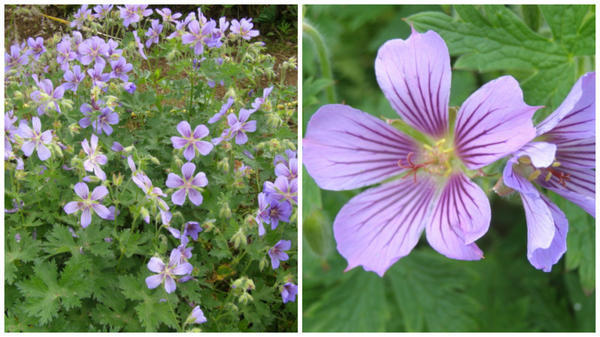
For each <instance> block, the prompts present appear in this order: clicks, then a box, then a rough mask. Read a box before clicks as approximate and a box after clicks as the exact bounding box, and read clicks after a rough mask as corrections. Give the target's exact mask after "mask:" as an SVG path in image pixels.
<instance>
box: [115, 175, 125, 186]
mask: <svg viewBox="0 0 600 337" xmlns="http://www.w3.org/2000/svg"><path fill="white" fill-rule="evenodd" d="M121 183H123V175H122V174H121V172H119V174H114V173H113V185H115V186H121Z"/></svg>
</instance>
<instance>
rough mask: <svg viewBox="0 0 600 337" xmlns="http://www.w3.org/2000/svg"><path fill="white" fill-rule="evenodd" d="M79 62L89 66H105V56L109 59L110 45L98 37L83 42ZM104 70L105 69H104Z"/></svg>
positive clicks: (79, 49) (80, 45) (80, 46)
mask: <svg viewBox="0 0 600 337" xmlns="http://www.w3.org/2000/svg"><path fill="white" fill-rule="evenodd" d="M78 51H79V62H81V63H82V64H84V65H88V64H90V63H92V62H95V63H96V64H101V65H102V66H104V65H105V64H106V61H105V60H104V58H103V56H105V57H108V44H106V42H104V40H103V39H101V38H99V37H98V36H92V37H91V38H89V39H87V40H85V41H83V42H82V43H81V44H79V47H78ZM103 68H104V67H103Z"/></svg>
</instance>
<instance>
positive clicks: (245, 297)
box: [238, 292, 254, 304]
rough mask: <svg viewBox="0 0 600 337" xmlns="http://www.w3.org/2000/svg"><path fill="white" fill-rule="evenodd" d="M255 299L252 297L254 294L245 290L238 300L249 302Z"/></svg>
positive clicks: (244, 302) (242, 302)
mask: <svg viewBox="0 0 600 337" xmlns="http://www.w3.org/2000/svg"><path fill="white" fill-rule="evenodd" d="M253 300H254V299H253V298H252V295H250V294H248V293H246V292H244V293H243V294H242V295H240V297H239V298H238V302H240V303H241V304H247V303H248V302H252V301H253Z"/></svg>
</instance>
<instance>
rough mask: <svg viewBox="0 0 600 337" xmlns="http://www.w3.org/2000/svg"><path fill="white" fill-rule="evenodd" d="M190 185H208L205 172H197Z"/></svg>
mask: <svg viewBox="0 0 600 337" xmlns="http://www.w3.org/2000/svg"><path fill="white" fill-rule="evenodd" d="M192 185H194V186H198V187H204V186H206V185H208V179H206V174H205V173H204V172H199V173H198V174H196V176H195V177H194V180H192Z"/></svg>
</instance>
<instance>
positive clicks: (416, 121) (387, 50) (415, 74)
mask: <svg viewBox="0 0 600 337" xmlns="http://www.w3.org/2000/svg"><path fill="white" fill-rule="evenodd" d="M375 73H376V75H377V82H378V83H379V86H380V87H381V90H382V91H383V93H384V94H385V97H386V98H387V99H388V101H389V102H390V104H391V105H392V107H393V108H394V109H395V110H396V112H398V114H399V115H400V116H402V117H403V119H404V120H405V121H406V122H407V123H408V124H410V125H413V126H414V127H415V128H417V129H419V130H421V131H423V132H426V133H428V134H429V135H432V136H441V135H443V134H445V133H446V132H447V130H448V97H449V96H450V79H451V72H450V56H449V54H448V47H446V43H444V40H443V39H442V38H441V37H440V36H439V35H438V34H437V33H436V32H434V31H428V32H426V33H424V34H420V33H419V32H417V31H415V30H414V29H413V31H412V33H411V35H410V37H409V38H408V39H406V40H401V39H395V40H389V41H387V42H386V43H385V44H384V45H383V46H381V48H379V51H378V52H377V59H376V60H375Z"/></svg>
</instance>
